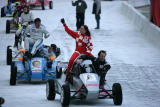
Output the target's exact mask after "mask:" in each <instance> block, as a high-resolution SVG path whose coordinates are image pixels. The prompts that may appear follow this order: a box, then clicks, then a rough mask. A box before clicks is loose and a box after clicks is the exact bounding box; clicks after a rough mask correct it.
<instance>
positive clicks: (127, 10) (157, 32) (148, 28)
mask: <svg viewBox="0 0 160 107" xmlns="http://www.w3.org/2000/svg"><path fill="white" fill-rule="evenodd" d="M120 11H121V13H122V14H124V15H125V16H126V17H127V18H129V19H130V21H131V23H132V24H135V25H136V26H137V28H138V29H139V30H140V31H141V32H142V33H144V35H145V37H146V38H147V39H148V40H149V41H151V42H152V43H153V44H155V45H156V46H158V47H159V48H160V42H159V41H160V29H159V27H157V26H155V25H154V24H152V23H151V22H150V21H149V20H148V19H147V18H146V17H145V16H143V15H142V14H141V13H140V12H138V11H137V10H136V9H135V8H134V7H132V6H131V5H130V4H128V3H127V2H122V5H121V9H120Z"/></svg>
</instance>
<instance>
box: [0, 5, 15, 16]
mask: <svg viewBox="0 0 160 107" xmlns="http://www.w3.org/2000/svg"><path fill="white" fill-rule="evenodd" d="M13 6H14V5H13V3H10V4H7V5H5V6H3V7H2V8H1V17H5V16H13V12H14V8H13Z"/></svg>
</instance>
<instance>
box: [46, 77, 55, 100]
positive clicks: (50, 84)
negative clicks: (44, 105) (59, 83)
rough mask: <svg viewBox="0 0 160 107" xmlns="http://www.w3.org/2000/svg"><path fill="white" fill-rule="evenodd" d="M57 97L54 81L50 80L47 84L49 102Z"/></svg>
mask: <svg viewBox="0 0 160 107" xmlns="http://www.w3.org/2000/svg"><path fill="white" fill-rule="evenodd" d="M55 96H56V92H55V82H54V80H48V82H47V84H46V97H47V99H48V100H54V99H55Z"/></svg>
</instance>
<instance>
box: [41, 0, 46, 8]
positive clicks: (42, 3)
mask: <svg viewBox="0 0 160 107" xmlns="http://www.w3.org/2000/svg"><path fill="white" fill-rule="evenodd" d="M41 7H42V10H45V5H44V0H42V1H41Z"/></svg>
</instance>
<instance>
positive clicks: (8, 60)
mask: <svg viewBox="0 0 160 107" xmlns="http://www.w3.org/2000/svg"><path fill="white" fill-rule="evenodd" d="M10 47H11V46H8V47H7V65H11V63H12V50H11V49H10Z"/></svg>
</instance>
